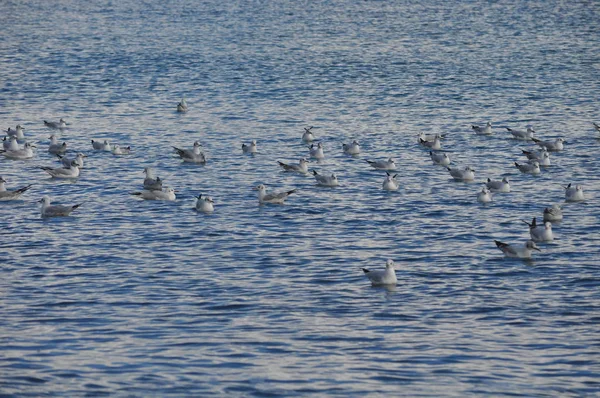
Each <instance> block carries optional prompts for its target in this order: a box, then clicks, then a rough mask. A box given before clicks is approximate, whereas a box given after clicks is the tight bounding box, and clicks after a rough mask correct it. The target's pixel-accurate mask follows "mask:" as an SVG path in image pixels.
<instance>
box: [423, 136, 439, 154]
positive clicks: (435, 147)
mask: <svg viewBox="0 0 600 398" xmlns="http://www.w3.org/2000/svg"><path fill="white" fill-rule="evenodd" d="M419 144H421V145H422V146H424V147H426V148H429V149H433V150H434V151H439V150H440V149H442V142H441V141H440V136H436V137H435V138H434V139H433V141H425V140H423V139H419Z"/></svg>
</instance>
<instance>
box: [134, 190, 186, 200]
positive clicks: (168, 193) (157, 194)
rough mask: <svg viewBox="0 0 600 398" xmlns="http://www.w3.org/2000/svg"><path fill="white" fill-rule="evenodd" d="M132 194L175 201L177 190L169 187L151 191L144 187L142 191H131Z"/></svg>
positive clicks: (146, 198)
mask: <svg viewBox="0 0 600 398" xmlns="http://www.w3.org/2000/svg"><path fill="white" fill-rule="evenodd" d="M131 195H134V196H137V197H138V198H142V199H144V200H165V201H174V200H175V199H176V196H175V190H174V189H173V188H167V189H166V190H164V191H157V190H153V191H150V190H147V189H144V190H143V191H141V192H131Z"/></svg>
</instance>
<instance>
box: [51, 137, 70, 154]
mask: <svg viewBox="0 0 600 398" xmlns="http://www.w3.org/2000/svg"><path fill="white" fill-rule="evenodd" d="M48 139H49V140H50V145H49V146H48V152H50V153H51V154H54V155H58V154H63V153H65V152H67V143H66V142H63V143H62V144H59V143H58V140H57V139H56V136H55V135H54V134H52V135H51V136H50V137H49V138H48Z"/></svg>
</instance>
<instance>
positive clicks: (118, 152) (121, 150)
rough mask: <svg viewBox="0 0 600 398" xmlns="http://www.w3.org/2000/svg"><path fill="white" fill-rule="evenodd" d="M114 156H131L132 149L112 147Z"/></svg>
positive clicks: (128, 147)
mask: <svg viewBox="0 0 600 398" xmlns="http://www.w3.org/2000/svg"><path fill="white" fill-rule="evenodd" d="M111 152H112V153H113V155H117V156H118V155H129V154H130V153H131V147H130V146H126V147H122V146H119V145H114V146H113V147H112V151H111Z"/></svg>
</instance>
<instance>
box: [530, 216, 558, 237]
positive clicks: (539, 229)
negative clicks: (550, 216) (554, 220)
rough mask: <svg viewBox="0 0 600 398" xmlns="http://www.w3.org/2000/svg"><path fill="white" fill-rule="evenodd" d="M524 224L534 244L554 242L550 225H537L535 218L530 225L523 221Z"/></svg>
mask: <svg viewBox="0 0 600 398" xmlns="http://www.w3.org/2000/svg"><path fill="white" fill-rule="evenodd" d="M523 222H524V223H525V224H527V225H528V226H529V235H530V236H531V240H533V241H534V242H547V241H551V240H554V234H552V224H550V222H548V221H545V222H544V224H543V225H537V221H536V218H535V217H533V220H531V224H530V223H528V222H527V221H525V220H523Z"/></svg>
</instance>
